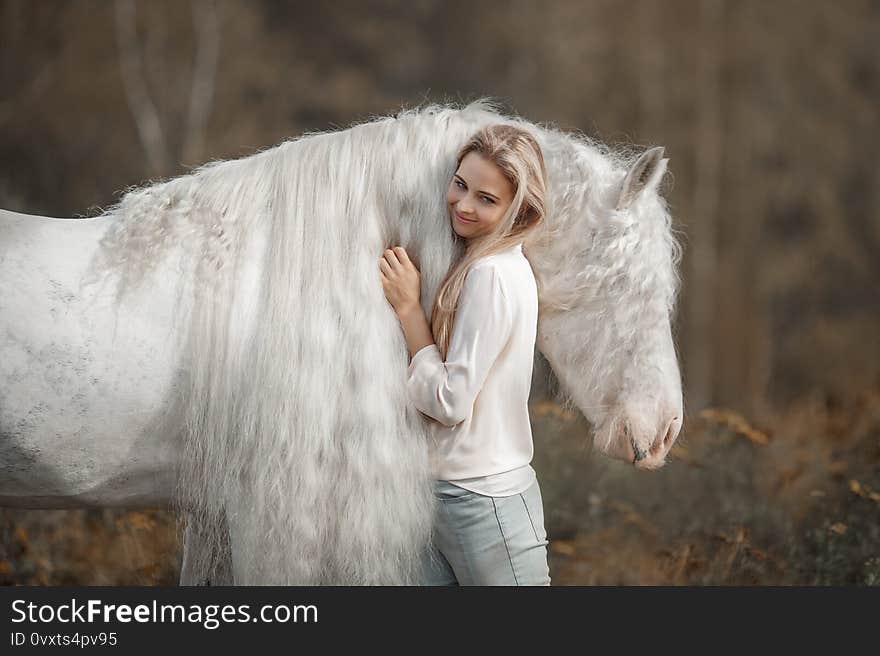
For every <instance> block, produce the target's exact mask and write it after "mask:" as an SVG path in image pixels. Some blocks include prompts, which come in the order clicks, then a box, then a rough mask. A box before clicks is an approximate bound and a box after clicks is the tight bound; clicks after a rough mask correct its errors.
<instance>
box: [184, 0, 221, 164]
mask: <svg viewBox="0 0 880 656" xmlns="http://www.w3.org/2000/svg"><path fill="white" fill-rule="evenodd" d="M192 13H193V27H194V28H195V34H196V63H195V66H194V67H193V79H192V90H191V92H190V98H189V114H188V116H187V122H186V133H185V135H186V140H185V142H184V145H183V161H184V162H187V163H193V164H195V163H197V162H198V161H199V160H200V159H201V158H202V150H203V149H204V141H205V127H206V125H207V122H208V116H210V114H211V110H212V109H213V106H214V105H213V102H214V80H215V79H216V77H217V59H218V56H219V54H220V16H219V14H218V10H217V4H216V3H215V2H214V1H213V0H194V2H193V3H192Z"/></svg>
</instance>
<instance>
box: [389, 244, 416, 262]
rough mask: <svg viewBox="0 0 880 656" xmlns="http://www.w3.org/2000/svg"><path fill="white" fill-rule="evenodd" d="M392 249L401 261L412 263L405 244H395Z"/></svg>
mask: <svg viewBox="0 0 880 656" xmlns="http://www.w3.org/2000/svg"><path fill="white" fill-rule="evenodd" d="M392 251H393V252H394V254H395V255H396V256H397V259H398V260H400V262H401V263H406V264H412V262H410V259H409V253H407V252H406V249H405V248H404V247H403V246H395V247H394V248H393V249H392Z"/></svg>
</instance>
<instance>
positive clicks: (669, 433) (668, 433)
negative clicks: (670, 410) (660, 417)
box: [663, 417, 678, 444]
mask: <svg viewBox="0 0 880 656" xmlns="http://www.w3.org/2000/svg"><path fill="white" fill-rule="evenodd" d="M677 421H678V417H673V418H672V421H670V422H669V426H668V427H667V428H666V436H665V437H664V438H663V444H669V443H670V442H672V439H673V429H674V428H675V422H677Z"/></svg>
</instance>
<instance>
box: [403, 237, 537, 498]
mask: <svg viewBox="0 0 880 656" xmlns="http://www.w3.org/2000/svg"><path fill="white" fill-rule="evenodd" d="M537 323H538V290H537V285H536V283H535V277H534V274H533V273H532V268H531V265H530V264H529V261H528V260H527V259H526V257H525V255H523V252H522V244H521V243H520V244H517V245H516V246H514V247H512V248H510V249H509V250H507V251H504V252H502V253H496V254H494V255H490V256H488V257H485V258H483V259H481V260H478V261H477V262H476V263H474V264H473V265H472V266H471V269H470V271H468V273H467V276H466V277H465V282H464V287H463V288H462V292H461V297H460V298H459V304H458V309H457V311H456V316H455V323H454V326H453V330H452V337H451V340H450V344H449V350H448V353H447V358H446V362H443V361H442V360H441V359H440V351H439V349H438V347H437V345H436V344H429V345H428V346H425V347H424V348H422V349H420V350H419V351H418V352H417V353H416V354H415V355H413V358H412V360H411V362H410V365H409V372H408V373H409V375H408V381H407V390H408V393H409V397H410V400H411V401H412V403H413V404H414V405H415V407H416V408H418V410H419V411H421V412H422V413H424V414H425V415H427V416H428V417H431V418H433V419H435V420H436V421H437V422H439V423H436V422H431V427H432V428H431V434H430V438H429V439H430V445H429V449H430V456H431V466H432V469H433V473H434V476H435V478H437V479H440V480H446V481H449V482H451V483H453V484H455V485H458V486H460V487H463V488H465V489H468V490H471V491H474V492H479V493H480V494H486V495H489V496H508V495H512V494H517V493H518V492H522V491H523V490H525V489H526V488H528V487H529V486H530V485H531V484H532V482H533V481H534V480H535V478H536V477H535V470H534V469H533V468H532V467H531V465H530V464H529V463H530V462H531V460H532V454H533V444H532V429H531V425H530V423H529V409H528V401H529V391H530V389H531V383H532V366H533V364H534V356H535V337H536V332H537Z"/></svg>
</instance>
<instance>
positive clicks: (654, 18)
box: [636, 2, 667, 143]
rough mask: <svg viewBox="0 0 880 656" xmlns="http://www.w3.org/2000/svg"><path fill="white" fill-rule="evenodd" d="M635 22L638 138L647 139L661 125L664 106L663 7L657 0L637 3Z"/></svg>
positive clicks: (648, 139)
mask: <svg viewBox="0 0 880 656" xmlns="http://www.w3.org/2000/svg"><path fill="white" fill-rule="evenodd" d="M636 7H637V15H636V20H637V21H638V35H637V38H638V43H639V64H638V71H637V73H636V74H637V76H638V92H639V140H640V141H642V142H644V141H646V140H647V141H650V142H651V143H653V140H652V139H650V135H652V134H654V133H655V132H656V131H657V130H659V129H660V128H661V127H662V126H663V124H664V114H665V108H666V94H665V89H666V84H667V80H666V76H665V68H666V48H665V43H664V39H663V36H662V35H663V26H662V20H663V15H664V13H665V12H666V7H665V6H664V5H663V3H660V2H640V3H638V4H637V5H636Z"/></svg>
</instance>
